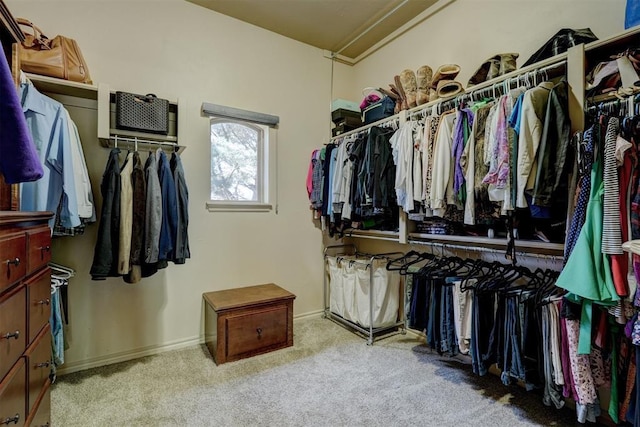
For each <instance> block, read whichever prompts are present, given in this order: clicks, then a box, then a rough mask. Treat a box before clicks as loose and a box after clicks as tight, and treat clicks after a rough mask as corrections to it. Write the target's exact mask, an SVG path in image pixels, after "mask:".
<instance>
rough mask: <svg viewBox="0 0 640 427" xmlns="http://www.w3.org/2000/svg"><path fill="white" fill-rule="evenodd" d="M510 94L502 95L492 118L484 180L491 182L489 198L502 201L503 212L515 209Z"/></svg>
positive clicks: (486, 182)
mask: <svg viewBox="0 0 640 427" xmlns="http://www.w3.org/2000/svg"><path fill="white" fill-rule="evenodd" d="M510 102H511V98H510V97H509V95H505V96H502V97H500V100H499V101H498V108H497V109H496V112H495V114H494V116H493V118H492V122H491V131H490V139H489V148H490V150H491V152H492V155H491V158H490V166H489V172H488V173H487V175H486V176H485V177H484V179H483V180H482V182H483V183H485V184H489V188H488V192H489V199H490V200H491V201H494V202H502V214H503V215H506V213H507V211H509V210H513V206H512V205H511V196H510V195H511V177H510V171H511V164H510V155H511V150H510V148H511V147H510V144H511V141H510V134H509V127H508V126H507V119H508V117H509V115H510V113H511V108H510Z"/></svg>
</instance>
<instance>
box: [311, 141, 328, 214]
mask: <svg viewBox="0 0 640 427" xmlns="http://www.w3.org/2000/svg"><path fill="white" fill-rule="evenodd" d="M314 153H315V155H314V156H313V159H312V160H311V162H312V164H313V176H312V181H313V185H312V190H311V195H310V198H309V200H310V202H311V208H312V209H316V210H319V209H321V208H322V180H323V174H322V163H323V162H324V153H325V149H324V148H322V149H320V150H316V151H315V152H314Z"/></svg>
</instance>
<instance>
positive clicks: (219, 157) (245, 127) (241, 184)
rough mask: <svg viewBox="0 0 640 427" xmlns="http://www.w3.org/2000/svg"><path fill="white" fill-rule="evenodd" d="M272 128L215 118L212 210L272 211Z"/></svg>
mask: <svg viewBox="0 0 640 427" xmlns="http://www.w3.org/2000/svg"><path fill="white" fill-rule="evenodd" d="M269 157H270V156H269V128H268V127H267V126H262V125H257V124H254V123H249V122H243V121H239V120H228V119H219V118H212V119H211V202H210V203H208V204H207V207H208V208H209V209H210V210H232V211H233V210H258V211H264V210H271V205H269V181H270V180H269V169H270V168H269Z"/></svg>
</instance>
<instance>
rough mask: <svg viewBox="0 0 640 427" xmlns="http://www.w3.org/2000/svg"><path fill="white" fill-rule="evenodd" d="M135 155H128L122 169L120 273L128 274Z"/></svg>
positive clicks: (129, 266) (129, 267)
mask: <svg viewBox="0 0 640 427" xmlns="http://www.w3.org/2000/svg"><path fill="white" fill-rule="evenodd" d="M132 172H133V153H131V152H130V153H128V154H127V158H126V159H125V161H124V163H123V165H122V168H121V169H120V230H119V239H120V243H119V252H118V273H119V274H123V275H124V274H127V273H129V270H130V269H131V264H130V261H131V232H132V230H133V185H132V182H131V173H132Z"/></svg>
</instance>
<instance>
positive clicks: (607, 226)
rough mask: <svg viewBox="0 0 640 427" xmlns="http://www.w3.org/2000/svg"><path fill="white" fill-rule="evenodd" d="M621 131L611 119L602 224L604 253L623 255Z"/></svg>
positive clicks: (608, 134) (607, 142)
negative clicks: (618, 158) (618, 150)
mask: <svg viewBox="0 0 640 427" xmlns="http://www.w3.org/2000/svg"><path fill="white" fill-rule="evenodd" d="M619 130H620V122H619V120H618V118H616V117H611V118H610V119H609V123H608V124H607V133H606V136H605V140H604V202H603V203H604V218H603V223H602V253H603V254H609V255H613V254H622V234H621V224H620V199H619V193H620V184H619V181H618V164H617V162H616V141H617V138H618V132H619Z"/></svg>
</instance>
